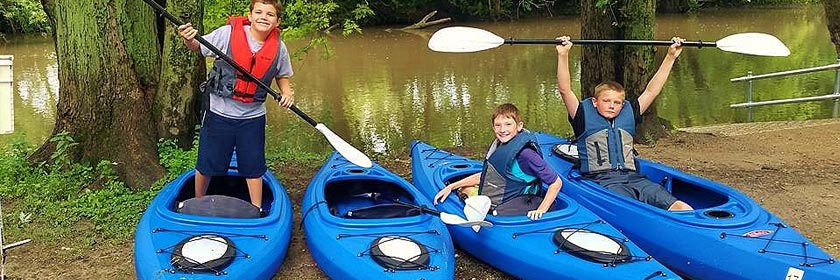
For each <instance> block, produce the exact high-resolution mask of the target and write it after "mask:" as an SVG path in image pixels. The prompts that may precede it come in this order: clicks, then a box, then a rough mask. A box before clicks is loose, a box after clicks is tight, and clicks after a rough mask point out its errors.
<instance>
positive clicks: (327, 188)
mask: <svg viewBox="0 0 840 280" xmlns="http://www.w3.org/2000/svg"><path fill="white" fill-rule="evenodd" d="M380 195H381V196H380ZM392 199H399V200H400V201H401V202H407V203H411V204H416V205H427V206H428V205H431V203H430V202H429V201H428V200H427V199H425V197H423V195H422V194H421V193H419V192H418V191H417V190H416V188H414V186H412V185H411V184H410V183H408V182H407V181H406V180H405V179H402V178H401V177H399V176H398V175H396V174H394V173H392V172H391V171H389V170H387V169H385V168H383V167H382V166H380V165H378V164H376V163H374V165H373V167H371V168H368V169H365V168H361V167H358V166H356V165H354V164H352V163H350V162H348V161H347V160H346V159H344V158H343V157H342V156H341V155H340V154H338V153H333V154H332V155H331V156H330V158H329V159H328V161H327V162H326V163H325V164H324V165H323V167H321V169H320V170H319V171H318V173H317V174H316V175H315V176H314V177H313V178H312V181H311V182H310V183H309V186H308V187H307V190H306V194H305V196H304V199H303V205H302V211H303V217H302V220H303V227H304V232H305V234H306V243H307V246H308V248H309V250H310V253H311V254H312V258H313V259H314V260H315V262H316V263H317V264H318V267H319V268H320V269H321V270H322V271H324V273H326V274H327V275H328V276H329V277H330V278H332V279H452V278H453V277H454V273H455V257H454V252H455V250H454V247H453V245H452V241H451V238H450V236H449V232H448V231H447V230H446V226H445V225H444V224H443V223H442V222H441V221H440V219H439V218H437V217H436V216H434V215H429V214H419V215H411V216H404V217H367V218H350V217H348V216H346V214H347V213H351V212H354V211H355V210H357V209H362V208H366V207H369V206H375V205H385V204H391V203H392V202H393V201H392ZM356 212H361V211H356ZM415 214H416V213H415ZM382 237H405V238H408V239H411V240H413V241H414V242H416V244H417V248H421V247H422V248H424V249H425V250H426V253H424V254H423V255H425V256H427V257H428V262H427V263H421V262H420V261H417V262H416V263H418V265H417V266H416V267H413V268H410V269H395V268H389V267H386V266H383V265H380V264H379V263H377V262H376V260H375V259H374V256H375V255H377V253H374V251H372V247H375V246H374V241H376V240H377V239H379V238H382ZM412 257H413V255H412V256H409V257H404V259H407V260H410V261H409V262H408V263H409V264H411V263H412V262H414V259H413V258H412Z"/></svg>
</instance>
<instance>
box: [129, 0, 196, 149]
mask: <svg viewBox="0 0 840 280" xmlns="http://www.w3.org/2000/svg"><path fill="white" fill-rule="evenodd" d="M134 1H141V0H134ZM202 3H203V0H191V1H170V3H168V7H167V10H168V11H169V12H170V13H172V14H173V15H174V16H175V17H177V18H181V19H184V21H185V22H192V24H193V26H194V27H195V28H196V29H198V30H199V31H202V30H204V27H203V24H202V22H203V21H202V18H203V14H204V7H203V4H202ZM159 30H161V32H162V34H161V35H162V37H163V38H162V39H161V40H162V45H163V48H162V53H161V58H162V62H163V63H162V64H161V66H160V69H161V72H160V84H159V85H158V88H157V94H156V95H155V99H154V102H155V103H154V111H153V113H154V118H155V120H156V121H157V133H158V138H175V139H177V140H178V143H180V146H181V147H182V148H185V149H186V148H190V147H191V145H192V140H193V137H194V136H195V126H196V125H197V124H198V118H197V116H198V114H197V109H198V108H200V106H201V92H199V89H198V85H199V84H201V82H203V81H204V80H205V75H204V74H205V73H206V72H207V68H206V67H207V66H206V64H205V62H204V61H205V60H204V57H202V56H200V55H196V54H195V53H194V52H192V51H190V50H189V49H187V48H186V47H184V42H183V39H181V36H179V35H178V31H177V27H176V26H175V25H174V24H172V23H170V22H169V21H162V22H161V23H160V27H159ZM203 33H204V32H201V34H203Z"/></svg>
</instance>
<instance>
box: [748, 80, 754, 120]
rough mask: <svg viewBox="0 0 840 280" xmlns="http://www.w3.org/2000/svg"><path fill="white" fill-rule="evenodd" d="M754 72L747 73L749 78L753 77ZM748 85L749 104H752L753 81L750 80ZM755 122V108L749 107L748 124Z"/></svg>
mask: <svg viewBox="0 0 840 280" xmlns="http://www.w3.org/2000/svg"><path fill="white" fill-rule="evenodd" d="M752 75H753V73H752V71H748V72H747V77H752ZM748 83H749V84H747V103H752V101H753V99H752V96H753V80H750V81H749V82H748ZM752 121H753V107H752V106H750V107H747V122H752Z"/></svg>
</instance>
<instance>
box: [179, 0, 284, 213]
mask: <svg viewBox="0 0 840 280" xmlns="http://www.w3.org/2000/svg"><path fill="white" fill-rule="evenodd" d="M280 12H281V7H280V4H279V3H278V2H277V1H276V0H251V5H250V13H249V14H248V16H247V17H231V18H229V19H228V24H227V25H225V26H222V27H219V28H218V29H216V30H213V32H210V33H209V34H207V35H204V36H203V38H204V39H205V40H207V41H208V42H210V43H211V44H212V45H213V46H215V47H216V48H218V49H219V50H221V51H223V52H225V53H226V54H227V55H228V56H230V57H231V58H233V60H234V61H236V62H237V64H239V65H240V66H242V67H243V68H245V69H248V70H250V72H251V74H253V75H254V76H255V77H257V78H258V79H260V80H262V81H263V82H264V83H265V84H267V85H271V81H272V80H273V81H275V82H276V83H277V85H278V87H279V88H280V97H281V98H280V100H279V101H278V102H279V104H280V106H283V107H286V108H288V107H291V106H292V104H294V100H295V98H294V92H293V91H292V88H291V85H290V82H289V77H291V76H292V65H291V62H290V59H289V52H288V50H287V49H286V45H285V44H284V43H283V41H282V40H280V30H279V29H278V26H279V25H280ZM178 33H179V34H180V35H181V37H183V38H184V44H185V45H186V46H187V47H188V48H190V49H191V50H193V51H200V52H201V54H202V55H204V56H215V55H214V54H213V53H212V52H211V51H210V50H209V49H207V48H206V47H205V46H202V45H200V44H199V42H198V41H197V40H195V36H196V35H197V34H198V30H196V29H194V28H193V27H192V24H190V23H187V24H184V25H181V26H179V27H178ZM204 91H205V94H206V96H205V97H204V98H209V100H208V101H209V105H207V106H208V108H206V109H207V110H205V111H204V115H203V116H201V131H200V134H199V140H200V141H199V147H198V163H197V164H196V172H195V196H196V197H202V196H204V194H205V193H206V191H207V186H208V185H209V184H210V179H211V178H212V176H221V175H227V169H228V166H229V165H230V160H231V155H232V154H233V151H234V147H235V148H236V158H237V163H238V170H239V174H240V175H241V176H243V177H245V178H246V179H245V181H246V182H247V184H248V192H249V196H250V199H251V204H253V205H254V206H256V207H257V208H259V209H260V212H262V175H263V174H264V173H265V172H266V170H267V168H266V164H265V113H266V107H265V104H264V101H265V100H266V96H267V95H268V94H267V92H266V91H265V90H263V89H261V88H259V87H258V86H257V84H256V83H255V82H254V81H252V80H250V79H248V78H247V77H245V76H243V75H241V74H237V73H236V70H235V69H234V68H233V67H232V66H230V65H229V64H228V63H227V62H224V60H222V59H217V60H216V62H215V63H214V64H213V69H212V70H211V72H210V75H209V78H208V80H207V82H206V85H205V88H204Z"/></svg>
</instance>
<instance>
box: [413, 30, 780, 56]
mask: <svg viewBox="0 0 840 280" xmlns="http://www.w3.org/2000/svg"><path fill="white" fill-rule="evenodd" d="M570 41H571V42H572V43H573V44H579V45H597V44H614V45H646V46H670V45H671V44H673V43H674V42H673V41H648V40H570ZM559 43H560V41H559V40H557V39H512V38H511V39H504V38H502V37H499V36H497V35H496V34H493V33H491V32H489V31H487V30H484V29H479V28H474V27H465V26H455V27H446V28H443V29H441V30H438V31H437V32H435V33H434V34H432V38H431V39H429V48H430V49H432V50H433V51H437V52H453V53H464V52H477V51H483V50H487V49H492V48H496V47H498V46H501V45H504V44H510V45H513V44H526V45H556V44H559ZM682 45H683V46H689V47H698V48H704V47H713V48H718V49H720V50H722V51H727V52H734V53H742V54H751V55H760V56H788V55H790V50H789V49H788V48H787V47H786V46H785V44H784V43H782V41H780V40H779V39H778V38H776V37H774V36H773V35H770V34H764V33H738V34H732V35H729V36H726V37H724V38H723V39H720V40H717V41H715V42H704V41H694V42H692V41H686V42H683V43H682Z"/></svg>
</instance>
